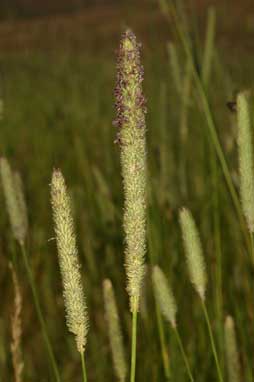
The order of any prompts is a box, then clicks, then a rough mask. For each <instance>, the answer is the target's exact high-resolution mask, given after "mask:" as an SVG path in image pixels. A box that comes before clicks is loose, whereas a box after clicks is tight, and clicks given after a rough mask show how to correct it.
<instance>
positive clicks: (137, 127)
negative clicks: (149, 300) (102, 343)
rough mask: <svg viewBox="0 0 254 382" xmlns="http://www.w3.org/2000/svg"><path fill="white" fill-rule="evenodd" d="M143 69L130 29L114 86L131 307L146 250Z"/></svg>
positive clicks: (133, 308) (135, 302)
mask: <svg viewBox="0 0 254 382" xmlns="http://www.w3.org/2000/svg"><path fill="white" fill-rule="evenodd" d="M142 81H143V68H142V66H141V64H140V51H139V44H138V43H137V41H136V37H135V35H134V34H133V33H132V32H131V31H130V30H127V31H126V32H125V33H124V34H123V36H122V39H121V43H120V48H119V52H118V61H117V83H116V87H115V97H116V114H117V115H116V120H115V124H116V125H117V127H118V134H117V141H118V143H119V146H120V152H121V168H122V177H123V186H124V199H125V202H124V231H125V237H126V240H125V241H126V250H125V255H126V257H125V266H126V274H127V291H128V293H129V296H130V309H131V311H132V312H133V311H136V310H137V309H138V304H139V298H140V291H141V285H142V280H143V276H144V256H145V250H146V244H145V236H146V227H145V225H146V224H145V220H146V195H145V188H146V147H145V112H146V109H145V99H144V96H143V92H142Z"/></svg>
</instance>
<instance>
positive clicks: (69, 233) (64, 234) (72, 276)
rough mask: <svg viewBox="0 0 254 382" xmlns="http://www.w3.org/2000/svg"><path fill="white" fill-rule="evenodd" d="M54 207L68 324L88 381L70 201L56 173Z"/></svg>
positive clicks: (84, 318)
mask: <svg viewBox="0 0 254 382" xmlns="http://www.w3.org/2000/svg"><path fill="white" fill-rule="evenodd" d="M51 203H52V211H53V219H54V229H55V234H56V242H57V249H58V260H59V265H60V271H61V276H62V284H63V290H64V293H63V295H64V302H65V312H66V324H67V327H68V329H69V331H70V332H71V333H73V334H74V335H75V340H76V347H77V351H78V352H79V353H80V355H81V361H82V372H83V380H84V382H85V381H86V370H85V360H84V352H85V348H86V343H87V334H88V325H89V322H88V313H87V306H86V301H85V295H84V291H83V285H82V277H81V272H80V264H79V260H78V250H77V244H76V235H75V230H74V221H73V217H72V210H71V199H70V196H69V194H68V191H67V187H66V184H65V180H64V178H63V175H62V173H61V171H60V170H54V171H53V175H52V181H51Z"/></svg>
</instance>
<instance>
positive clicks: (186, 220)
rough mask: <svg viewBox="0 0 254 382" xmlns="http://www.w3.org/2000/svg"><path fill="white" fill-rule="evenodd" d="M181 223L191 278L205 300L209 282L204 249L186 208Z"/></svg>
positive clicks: (182, 212) (181, 213)
mask: <svg viewBox="0 0 254 382" xmlns="http://www.w3.org/2000/svg"><path fill="white" fill-rule="evenodd" d="M180 225H181V230H182V235H183V242H184V248H185V254H186V259H187V265H188V269H189V274H190V279H191V282H192V283H193V285H194V287H195V289H196V291H197V292H198V294H199V295H200V297H201V299H202V300H203V301H204V300H205V291H206V283H207V275H206V267H205V262H204V257H203V249H202V245H201V241H200V237H199V233H198V230H197V227H196V224H195V221H194V219H193V217H192V215H191V213H190V211H188V210H187V209H186V208H183V209H182V210H181V211H180Z"/></svg>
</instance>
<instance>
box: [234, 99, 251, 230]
mask: <svg viewBox="0 0 254 382" xmlns="http://www.w3.org/2000/svg"><path fill="white" fill-rule="evenodd" d="M237 120H238V151H239V167H240V193H241V201H242V208H243V212H244V215H245V218H246V221H247V224H248V228H249V231H250V232H251V233H253V232H254V177H253V175H254V167H253V147H252V144H253V142H252V132H251V113H250V110H249V100H248V94H247V92H242V93H240V94H239V95H238V97H237Z"/></svg>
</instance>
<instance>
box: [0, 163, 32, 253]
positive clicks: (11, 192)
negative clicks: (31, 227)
mask: <svg viewBox="0 0 254 382" xmlns="http://www.w3.org/2000/svg"><path fill="white" fill-rule="evenodd" d="M0 173H1V178H2V185H3V191H4V196H5V202H6V207H7V212H8V215H9V219H10V224H11V228H12V233H13V236H14V237H15V239H16V240H17V241H18V242H19V244H20V245H22V246H23V245H24V242H25V238H26V234H27V227H28V223H27V221H28V220H27V211H26V204H25V199H24V195H23V189H22V187H21V181H20V179H19V180H18V181H17V177H16V175H14V174H13V172H12V169H11V166H10V164H9V162H8V160H7V159H6V158H4V157H2V158H0Z"/></svg>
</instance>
